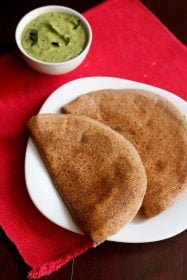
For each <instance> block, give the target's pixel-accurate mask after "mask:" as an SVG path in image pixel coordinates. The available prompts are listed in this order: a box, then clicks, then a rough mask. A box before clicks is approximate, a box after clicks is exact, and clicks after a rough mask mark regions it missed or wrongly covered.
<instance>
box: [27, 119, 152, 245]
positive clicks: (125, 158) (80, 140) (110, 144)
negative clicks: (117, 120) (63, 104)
mask: <svg viewBox="0 0 187 280" xmlns="http://www.w3.org/2000/svg"><path fill="white" fill-rule="evenodd" d="M27 126H28V128H29V130H30V133H31V136H32V138H33V140H34V142H35V144H36V146H37V148H38V150H39V152H40V154H41V157H42V159H43V160H44V162H45V164H46V166H47V168H48V171H49V173H50V175H51V177H52V179H53V182H54V185H55V186H56V188H57V189H58V191H59V194H60V195H61V197H62V199H63V200H64V202H65V203H66V205H67V206H68V208H69V210H70V211H71V213H72V216H73V218H74V219H75V221H76V222H77V224H78V225H79V226H80V228H81V229H82V231H83V232H84V233H86V234H87V235H88V236H90V238H91V239H92V240H93V244H94V245H95V246H96V245H98V244H99V243H101V242H102V241H104V240H105V239H107V237H109V236H110V235H113V234H115V233H116V232H117V231H118V230H119V229H121V228H122V227H123V226H124V225H126V224H127V223H129V222H130V221H131V220H132V219H133V218H134V216H135V215H136V213H137V212H138V210H139V208H140V207H141V204H142V201H143V197H144V195H145V191H146V187H147V177H146V173H145V169H144V166H143V164H142V161H141V158H140V156H139V153H138V152H137V150H136V149H135V147H134V146H133V145H132V144H131V143H130V142H129V141H128V140H126V139H125V138H124V137H123V136H121V135H120V134H119V133H117V132H116V131H114V130H112V129H111V128H109V127H107V126H105V125H103V124H101V123H100V122H98V121H95V120H92V119H90V118H87V117H84V116H74V115H63V114H41V115H36V116H33V117H31V118H30V119H29V120H28V122H27ZM49 207H50V206H49Z"/></svg>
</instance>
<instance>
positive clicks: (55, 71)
mask: <svg viewBox="0 0 187 280" xmlns="http://www.w3.org/2000/svg"><path fill="white" fill-rule="evenodd" d="M48 12H62V13H67V14H71V15H73V16H76V17H77V18H78V19H80V21H81V22H82V24H83V26H84V27H85V30H86V32H87V44H86V46H85V48H84V49H83V51H82V52H81V53H80V54H79V55H78V56H76V57H75V58H72V59H70V60H67V61H65V62H44V61H42V60H38V59H36V58H34V57H32V56H30V55H29V54H27V52H26V51H25V50H24V49H23V47H22V43H21V35H22V32H23V29H24V28H25V26H26V25H27V24H28V23H29V22H30V21H31V20H33V19H34V18H36V17H37V16H39V15H41V14H44V13H48ZM15 39H16V44H17V46H18V49H19V50H20V52H21V55H22V57H23V59H24V60H25V61H26V63H27V64H28V65H29V66H31V67H32V68H33V69H35V70H37V71H38V72H41V73H44V74H48V75H59V74H65V73H67V72H70V71H72V70H74V69H75V68H76V67H78V66H79V65H80V64H81V63H82V62H83V60H84V59H85V57H86V56H87V54H88V51H89V49H90V45H91V42H92V30H91V27H90V24H89V23H88V21H87V20H86V19H85V17H84V16H82V15H81V14H80V13H78V12H77V11H75V10H73V9H71V8H68V7H65V6H51V5H50V6H44V7H40V8H37V9H34V10H32V11H31V12H29V13H27V14H26V15H25V16H24V17H23V18H22V19H21V20H20V21H19V23H18V25H17V28H16V32H15Z"/></svg>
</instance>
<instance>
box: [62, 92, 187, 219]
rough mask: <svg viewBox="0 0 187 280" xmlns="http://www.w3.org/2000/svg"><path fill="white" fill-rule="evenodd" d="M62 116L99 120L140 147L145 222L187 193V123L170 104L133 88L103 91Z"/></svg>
mask: <svg viewBox="0 0 187 280" xmlns="http://www.w3.org/2000/svg"><path fill="white" fill-rule="evenodd" d="M62 112H65V113H72V114H77V115H85V116H88V117H90V118H93V119H96V120H98V121H100V122H102V123H104V124H105V125H108V126H110V127H111V128H112V129H114V130H116V131H118V132H119V133H121V134H122V135H123V136H124V137H126V138H127V139H128V140H129V141H130V142H131V143H132V144H133V145H134V146H135V147H136V148H137V150H138V151H139V154H140V156H141V158H142V161H143V164H144V166H145V169H146V174H147V180H148V186H147V191H146V195H145V198H144V201H143V206H142V210H143V213H144V215H145V216H146V217H153V216H155V215H157V214H159V213H160V212H162V211H163V210H165V209H166V208H167V207H169V206H170V205H172V204H173V202H174V201H175V200H176V199H177V198H178V197H179V196H180V195H181V194H182V193H183V192H184V190H185V189H186V188H187V126H186V121H185V119H184V117H183V116H182V114H181V113H180V112H179V110H178V109H176V108H175V106H174V105H173V104H171V102H169V101H168V100H167V99H165V98H162V97H161V96H159V95H156V94H154V93H152V92H146V91H142V90H135V89H122V90H114V89H109V90H100V91H96V92H91V93H89V94H85V95H82V96H80V97H79V98H77V99H76V100H75V101H73V102H71V103H69V104H67V105H66V106H65V107H64V108H63V109H62Z"/></svg>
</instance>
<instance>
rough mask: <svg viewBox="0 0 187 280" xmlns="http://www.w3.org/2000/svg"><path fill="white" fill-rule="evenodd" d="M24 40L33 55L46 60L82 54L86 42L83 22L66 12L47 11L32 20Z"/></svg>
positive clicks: (26, 49) (25, 29) (57, 60)
mask: <svg viewBox="0 0 187 280" xmlns="http://www.w3.org/2000/svg"><path fill="white" fill-rule="evenodd" d="M21 42H22V46H23V48H24V50H25V51H26V52H27V53H28V54H29V55H30V56H32V57H34V58H36V59H39V60H42V61H46V62H62V61H67V60H69V59H71V58H74V57H76V56H77V55H78V54H80V53H81V52H82V51H83V49H84V48H85V46H86V43H87V32H86V30H85V28H84V26H83V24H82V23H81V21H80V20H79V19H78V18H77V17H75V16H72V15H69V14H65V13H57V12H51V13H45V14H43V15H40V16H38V17H37V18H35V19H34V20H32V21H30V22H29V23H28V24H27V25H26V27H25V28H24V30H23V33H22V37H21Z"/></svg>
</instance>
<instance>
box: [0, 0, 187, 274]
mask: <svg viewBox="0 0 187 280" xmlns="http://www.w3.org/2000/svg"><path fill="white" fill-rule="evenodd" d="M85 16H86V17H87V19H88V20H89V22H90V24H91V26H92V28H93V44H92V47H91V51H90V53H89V55H88V57H87V58H86V60H85V61H84V63H83V64H82V65H81V66H80V67H79V68H78V69H76V70H75V71H73V72H72V73H70V74H66V75H61V76H46V75H42V74H39V73H37V72H35V71H33V70H31V69H30V68H29V67H28V66H27V65H26V64H25V63H24V62H23V61H22V59H21V57H20V56H19V55H18V53H17V51H16V52H11V53H9V54H7V55H5V56H3V57H2V58H1V59H0V116H1V117H0V155H1V161H0V172H1V176H0V191H1V196H0V199H1V201H0V202H1V208H0V222H1V226H2V228H3V229H4V231H5V232H6V234H7V235H8V236H9V238H10V239H11V240H12V241H13V242H14V243H15V245H16V246H17V248H18V250H19V252H20V254H21V255H22V257H23V259H24V260H25V262H26V263H27V264H28V265H29V266H31V267H32V270H31V272H30V273H29V277H30V278H39V277H40V276H43V275H47V274H49V273H51V272H53V271H55V270H57V269H58V268H60V267H61V266H62V265H64V264H65V263H67V262H68V261H69V260H71V259H72V258H73V257H75V256H77V255H79V254H81V253H82V252H84V251H85V250H87V249H88V248H90V247H91V244H90V243H89V241H88V240H87V239H86V237H84V236H81V235H78V234H74V233H71V232H69V231H67V230H64V229H62V228H60V227H58V226H56V225H55V224H53V223H51V222H50V221H48V220H47V219H46V218H45V217H43V216H42V215H41V214H40V213H39V211H38V210H37V209H36V208H35V207H34V205H33V204H32V202H31V200H30V198H29V196H28V194H27V191H26V187H25V181H24V155H25V147H26V143H27V138H28V135H27V132H26V130H25V121H26V120H27V119H28V118H29V117H30V116H31V115H33V114H36V113H37V112H38V110H39V108H40V106H41V105H42V103H43V102H44V100H45V99H46V98H47V97H48V96H49V95H50V94H51V93H52V92H53V91H54V89H56V88H57V87H58V86H60V85H62V84H64V83H65V82H67V81H70V80H73V79H76V78H79V77H84V76H95V75H105V76H117V77H123V78H127V79H131V80H136V81H141V82H145V83H149V84H153V85H155V86H159V87H161V88H164V89H167V90H170V91H172V92H174V93H176V94H177V95H179V96H181V97H183V98H187V79H186V77H187V49H186V47H185V46H183V45H182V44H181V43H180V42H179V41H178V40H177V39H176V38H175V37H174V36H173V35H172V34H171V33H170V32H169V31H168V30H167V29H166V28H165V27H164V26H163V25H162V24H161V23H160V22H159V21H158V20H157V19H156V18H155V17H154V16H153V15H152V14H151V13H150V12H149V11H148V10H147V9H146V8H145V7H144V6H143V5H142V4H141V3H140V2H139V1H137V0H111V1H106V2H104V3H103V4H101V5H99V6H97V7H95V8H93V9H91V10H89V11H88V12H87V13H85ZM49 207H50V206H49Z"/></svg>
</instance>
